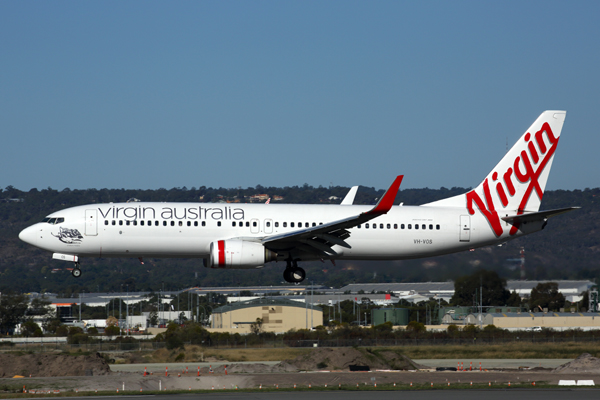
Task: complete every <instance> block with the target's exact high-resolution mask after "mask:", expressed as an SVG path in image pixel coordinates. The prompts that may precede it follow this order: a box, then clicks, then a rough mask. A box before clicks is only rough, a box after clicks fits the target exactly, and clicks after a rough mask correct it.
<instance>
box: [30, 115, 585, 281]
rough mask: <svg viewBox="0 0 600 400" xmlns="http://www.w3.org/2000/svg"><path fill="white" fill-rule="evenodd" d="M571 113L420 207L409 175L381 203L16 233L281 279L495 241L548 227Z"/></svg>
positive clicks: (110, 210) (219, 209)
mask: <svg viewBox="0 0 600 400" xmlns="http://www.w3.org/2000/svg"><path fill="white" fill-rule="evenodd" d="M565 116H566V112H565V111H545V112H544V113H542V114H541V115H540V116H539V118H538V119H537V120H536V121H535V122H534V123H533V125H531V127H530V128H529V129H528V130H527V131H526V132H525V133H524V134H523V136H521V138H520V139H519V140H518V141H517V143H516V144H515V145H514V146H513V147H512V148H511V149H510V150H509V151H508V152H507V153H506V155H505V156H504V157H503V158H502V160H501V161H500V162H499V163H498V164H497V165H496V166H495V167H494V169H492V171H491V172H490V173H489V174H488V175H487V176H486V177H485V179H484V180H483V181H482V182H481V183H480V184H479V186H477V187H476V188H475V189H473V190H470V191H469V192H467V193H464V194H461V195H458V196H455V197H450V198H447V199H444V200H439V201H435V202H433V203H428V204H423V205H420V206H403V205H402V204H400V205H394V202H395V198H396V195H397V194H398V190H399V187H400V183H401V182H402V177H403V176H398V177H396V178H395V180H394V182H393V183H392V184H391V186H390V187H389V189H388V190H387V191H386V192H385V194H384V195H383V196H382V197H381V198H380V200H379V202H378V203H377V204H376V205H375V206H363V205H353V200H354V195H355V193H356V187H353V188H352V189H351V190H350V192H349V193H348V195H347V196H346V198H345V199H344V200H343V201H342V203H341V204H339V205H333V204H329V205H316V204H314V205H313V204H305V205H297V204H264V203H263V204H221V203H218V204H209V203H144V202H136V203H114V204H113V203H108V204H90V205H83V206H78V207H72V208H68V209H65V210H61V211H57V212H55V213H52V214H50V215H48V216H47V217H46V218H44V219H43V220H42V221H41V222H39V223H37V224H35V225H32V226H30V227H28V228H26V229H24V230H23V231H22V232H21V233H20V234H19V238H20V239H21V240H23V241H25V242H27V243H29V244H31V245H34V246H36V247H39V248H41V249H44V250H48V251H50V252H52V253H53V256H52V257H53V258H54V259H58V260H65V261H71V262H73V263H75V268H74V269H73V272H72V274H73V276H74V277H78V276H80V275H81V269H80V264H79V263H80V259H82V258H85V257H134V258H139V260H140V261H141V262H143V258H144V257H152V258H162V257H177V258H202V259H204V265H205V266H206V267H209V268H227V269H247V268H262V267H263V266H264V265H265V264H266V263H269V262H273V261H275V262H277V261H285V265H286V267H285V270H284V271H283V277H284V279H285V280H286V281H288V282H292V283H298V282H301V281H303V280H304V279H305V277H306V273H305V271H304V269H302V268H301V267H299V266H298V263H299V262H301V261H310V260H331V261H332V262H335V260H403V259H414V258H421V257H431V256H437V255H442V254H449V253H454V252H459V251H464V250H469V249H473V248H477V247H482V246H489V245H496V244H501V243H504V242H506V241H508V240H511V239H515V238H518V237H520V236H523V235H527V234H530V233H533V232H537V231H540V230H542V229H544V227H545V226H546V224H547V221H548V218H550V217H551V216H554V215H557V214H561V213H564V212H567V211H571V210H573V209H575V208H577V207H569V208H563V209H555V210H548V211H540V205H541V201H542V196H543V194H544V189H545V187H546V182H547V180H548V175H549V173H550V167H551V166H552V161H553V159H554V153H555V151H556V147H557V145H558V141H559V138H560V133H561V130H562V127H563V123H564V120H565Z"/></svg>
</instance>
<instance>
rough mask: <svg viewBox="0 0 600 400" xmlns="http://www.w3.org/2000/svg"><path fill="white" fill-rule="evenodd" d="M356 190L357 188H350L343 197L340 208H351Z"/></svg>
mask: <svg viewBox="0 0 600 400" xmlns="http://www.w3.org/2000/svg"><path fill="white" fill-rule="evenodd" d="M357 190H358V186H352V187H351V188H350V190H349V191H348V194H346V197H344V200H342V202H341V203H340V205H342V206H351V205H352V204H353V203H354V197H355V196H356V191H357Z"/></svg>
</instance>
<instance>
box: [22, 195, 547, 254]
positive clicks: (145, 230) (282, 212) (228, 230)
mask: <svg viewBox="0 0 600 400" xmlns="http://www.w3.org/2000/svg"><path fill="white" fill-rule="evenodd" d="M371 207H372V206H354V205H305V204H303V205H294V204H226V203H223V204H221V203H218V204H208V203H120V204H117V203H115V204H94V205H87V206H78V207H73V208H68V209H65V210H62V211H59V212H56V213H53V214H51V215H49V216H48V218H47V220H48V219H49V221H48V222H41V223H38V224H35V225H32V226H31V227H29V228H27V229H25V230H24V231H23V232H22V233H21V235H20V236H21V238H22V239H23V240H25V241H27V242H28V243H31V244H33V245H35V246H37V247H40V248H42V249H45V250H48V251H52V252H54V253H58V254H64V255H73V256H77V257H154V258H161V257H180V258H207V257H208V256H209V253H210V245H211V243H212V242H215V241H218V240H227V239H234V238H243V240H245V241H257V242H260V240H261V239H262V238H264V237H268V236H271V235H276V234H281V233H286V232H293V231H297V230H299V229H301V228H307V227H310V226H316V225H320V224H323V223H327V222H331V221H336V220H340V219H343V218H346V217H350V216H353V215H357V214H359V213H361V212H365V211H368V210H369V209H370V208H371ZM502 225H503V228H504V233H503V234H502V235H501V236H500V237H497V236H496V235H495V234H494V232H493V230H492V229H491V228H490V224H489V223H488V221H487V220H486V219H485V218H484V217H483V216H482V215H481V213H475V214H474V215H469V212H468V210H467V209H466V208H458V207H434V206H393V207H392V208H391V210H390V211H389V212H388V213H387V214H385V215H381V216H379V217H377V218H375V219H373V220H371V221H369V222H368V223H364V224H362V225H359V226H356V227H353V228H351V229H349V231H350V233H351V234H350V237H348V238H347V239H346V242H347V243H348V244H349V245H350V246H351V248H344V247H341V246H338V245H335V246H333V250H335V252H336V253H337V255H336V256H334V257H330V258H335V259H348V260H400V259H410V258H420V257H428V256H435V255H440V254H448V253H453V252H458V251H463V250H466V249H471V248H475V247H481V246H486V245H490V244H497V243H502V242H505V241H507V240H509V239H512V238H515V237H518V236H521V235H523V234H527V233H532V232H535V231H538V230H540V229H541V228H542V223H541V222H540V223H531V224H528V225H524V226H522V227H521V228H520V230H519V231H518V232H517V234H515V235H512V236H511V235H510V234H509V230H510V227H511V225H509V224H508V223H503V224H502ZM285 256H286V255H285V254H278V257H277V258H278V259H284V258H285ZM310 258H312V259H315V258H318V257H315V256H314V255H313V256H312V257H310V256H309V255H308V254H307V255H306V257H303V260H307V259H310Z"/></svg>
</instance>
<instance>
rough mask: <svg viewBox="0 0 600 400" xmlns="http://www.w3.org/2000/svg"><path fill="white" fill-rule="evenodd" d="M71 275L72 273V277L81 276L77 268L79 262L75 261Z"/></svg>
mask: <svg viewBox="0 0 600 400" xmlns="http://www.w3.org/2000/svg"><path fill="white" fill-rule="evenodd" d="M71 275H73V277H74V278H79V277H80V276H81V269H80V268H79V263H75V268H73V271H71Z"/></svg>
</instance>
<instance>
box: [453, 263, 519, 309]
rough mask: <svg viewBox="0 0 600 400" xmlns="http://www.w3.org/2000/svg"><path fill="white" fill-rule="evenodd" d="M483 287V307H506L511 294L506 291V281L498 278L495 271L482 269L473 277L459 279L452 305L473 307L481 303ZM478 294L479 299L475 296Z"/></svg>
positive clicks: (455, 283)
mask: <svg viewBox="0 0 600 400" xmlns="http://www.w3.org/2000/svg"><path fill="white" fill-rule="evenodd" d="M481 287H483V290H482V293H481V296H482V300H483V304H482V305H483V306H504V305H506V303H507V301H508V298H509V297H510V292H509V291H508V290H506V280H505V279H502V278H500V277H499V276H498V273H496V272H495V271H486V270H484V269H480V270H478V271H475V273H473V274H472V275H467V276H463V277H460V278H458V279H457V280H456V281H455V282H454V295H453V296H452V298H451V299H450V304H452V305H455V306H471V305H473V304H474V303H475V302H477V303H479V296H480V294H479V290H480V288H481ZM476 294H477V297H475V295H476Z"/></svg>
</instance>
